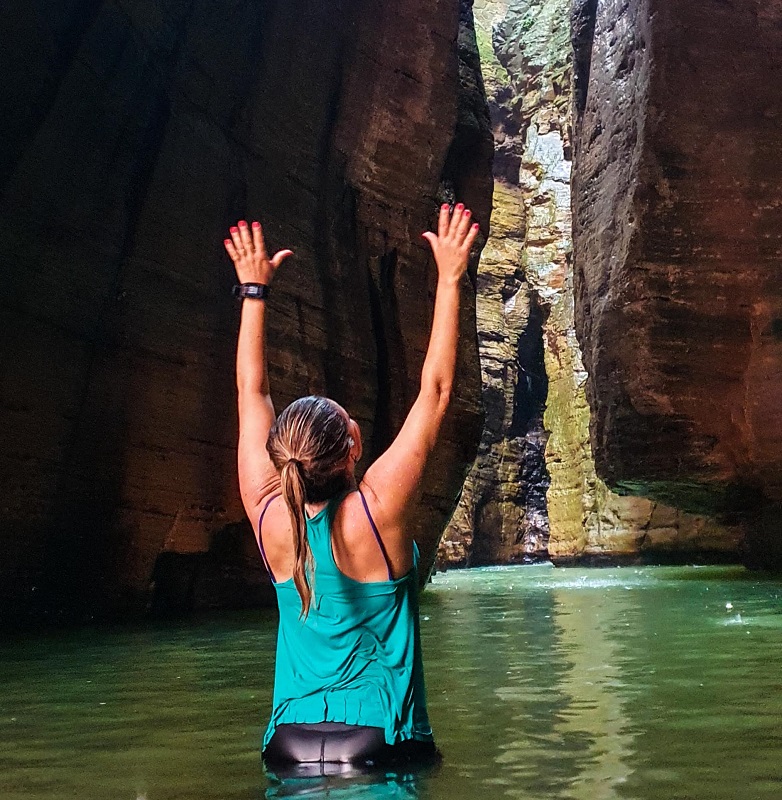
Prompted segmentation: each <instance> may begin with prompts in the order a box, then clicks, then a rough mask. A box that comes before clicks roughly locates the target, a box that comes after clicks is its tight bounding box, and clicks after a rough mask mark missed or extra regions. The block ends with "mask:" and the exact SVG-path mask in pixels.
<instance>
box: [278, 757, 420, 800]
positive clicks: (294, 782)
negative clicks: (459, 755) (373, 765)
mask: <svg viewBox="0 0 782 800" xmlns="http://www.w3.org/2000/svg"><path fill="white" fill-rule="evenodd" d="M312 766H313V769H312V770H308V769H307V768H306V767H305V768H298V769H295V770H291V771H290V772H288V773H287V774H285V773H282V772H279V771H277V772H272V771H271V770H267V776H268V778H269V781H270V786H269V788H268V789H267V790H266V794H265V797H266V798H267V800H273V799H276V798H280V797H307V798H310V800H320V798H324V800H325V798H328V799H329V800H417V798H418V797H419V793H418V781H419V774H418V773H412V772H411V773H405V772H385V771H382V772H381V771H378V770H371V771H367V770H358V769H355V768H350V767H349V766H348V765H337V764H335V765H329V766H327V767H326V768H325V769H323V768H322V767H321V766H320V765H312ZM427 773H429V774H431V769H427Z"/></svg>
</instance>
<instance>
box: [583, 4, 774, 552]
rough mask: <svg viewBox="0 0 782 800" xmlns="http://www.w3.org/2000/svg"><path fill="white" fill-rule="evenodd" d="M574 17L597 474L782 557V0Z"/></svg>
mask: <svg viewBox="0 0 782 800" xmlns="http://www.w3.org/2000/svg"><path fill="white" fill-rule="evenodd" d="M652 11H654V13H652ZM577 23H578V26H577V30H578V31H580V38H579V55H578V57H577V63H578V68H579V82H580V91H579V94H578V103H579V105H578V120H577V125H576V138H575V144H576V147H575V158H576V162H575V163H576V167H575V179H574V192H575V194H574V213H575V222H574V229H575V252H574V262H575V285H576V322H577V327H578V333H579V339H580V341H581V343H582V346H583V348H584V362H585V365H586V368H587V372H588V374H589V378H588V380H587V396H588V398H589V405H590V407H591V409H592V414H593V416H592V426H591V441H592V447H593V450H594V453H595V457H596V462H597V468H598V473H599V474H600V475H601V476H602V477H603V478H605V479H606V481H607V482H608V483H609V484H610V485H612V486H615V487H618V488H620V489H621V490H622V491H624V492H629V493H636V494H645V495H647V496H650V497H654V498H657V499H661V500H665V501H666V502H670V503H672V504H674V505H676V506H678V507H681V508H683V509H687V510H690V511H696V512H708V513H710V514H717V515H721V516H723V517H724V518H727V519H728V520H730V521H732V522H734V523H740V524H742V526H743V527H744V529H745V530H746V531H747V536H748V539H747V546H748V556H749V559H750V560H751V561H752V562H754V563H767V564H771V563H777V564H779V563H782V537H780V536H779V535H778V532H779V525H780V522H781V521H782V514H780V503H781V502H782V402H780V399H779V398H780V396H781V392H782V334H781V333H780V331H782V323H781V322H780V320H782V282H780V280H779V269H778V264H779V259H780V255H781V254H782V197H781V196H780V193H781V192H782V190H780V186H782V181H781V180H780V179H781V178H782V157H780V155H779V146H778V145H779V140H780V133H782V89H780V83H779V81H778V80H776V78H775V77H774V76H775V75H776V72H777V69H778V53H779V52H780V48H782V25H781V24H780V23H782V3H780V2H776V1H775V0H772V1H771V2H763V3H760V2H751V3H745V4H739V5H735V4H724V3H718V2H703V3H688V4H681V3H675V2H673V0H663V2H658V3H655V4H653V7H652V4H650V3H649V2H647V1H646V0H630V2H618V0H617V1H616V2H615V1H614V0H600V2H599V3H597V4H596V8H595V4H594V3H589V4H578V7H577ZM592 30H593V31H594V33H593V35H590V33H591V31H592Z"/></svg>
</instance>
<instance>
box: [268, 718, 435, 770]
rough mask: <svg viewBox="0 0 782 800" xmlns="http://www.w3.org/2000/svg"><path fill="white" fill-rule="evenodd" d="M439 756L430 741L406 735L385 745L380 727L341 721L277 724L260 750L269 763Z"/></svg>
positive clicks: (401, 761)
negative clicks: (393, 742) (401, 740)
mask: <svg viewBox="0 0 782 800" xmlns="http://www.w3.org/2000/svg"><path fill="white" fill-rule="evenodd" d="M439 759H440V754H439V752H438V750H437V748H436V747H435V745H434V742H419V741H417V740H413V739H410V740H407V741H404V742H400V743H399V744H395V745H389V744H386V739H385V735H384V733H383V729H382V728H374V727H370V726H368V725H346V724H345V723H343V722H318V723H314V724H308V723H301V722H298V723H295V724H288V725H278V726H277V729H276V730H275V732H274V735H273V736H272V738H271V740H270V741H269V744H268V745H267V746H266V748H265V749H264V751H263V760H264V761H265V762H266V764H267V765H268V766H270V767H277V766H285V765H291V764H351V765H355V766H397V765H412V764H421V765H426V764H433V763H436V762H437V761H439Z"/></svg>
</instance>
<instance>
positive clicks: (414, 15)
mask: <svg viewBox="0 0 782 800" xmlns="http://www.w3.org/2000/svg"><path fill="white" fill-rule="evenodd" d="M37 12H38V13H37V14H22V13H21V12H14V11H12V10H10V9H4V10H3V11H0V22H2V26H3V30H5V31H6V32H7V33H8V34H9V35H8V36H7V37H6V38H7V42H6V46H5V49H4V53H3V60H2V65H3V66H2V70H3V76H4V80H3V84H4V86H5V87H6V91H5V92H4V93H3V99H2V101H0V102H2V104H3V108H2V111H3V126H4V135H3V136H2V137H0V176H1V180H2V189H1V190H2V199H1V200H0V202H1V203H2V218H3V223H2V226H0V253H2V263H3V268H2V273H1V274H0V281H1V282H2V312H0V314H1V316H0V320H1V321H0V326H1V328H2V330H0V341H2V342H3V345H2V371H1V372H0V376H1V377H0V381H1V383H0V410H1V413H2V426H3V430H4V437H5V438H4V443H3V448H2V452H1V453H0V465H1V466H0V469H1V470H2V478H1V479H0V507H1V508H2V518H3V521H2V526H1V527H0V538H1V539H2V549H3V559H2V561H1V562H0V586H2V592H3V595H4V596H3V598H2V606H1V607H2V615H3V617H4V618H5V619H6V620H14V619H15V620H19V619H21V618H26V617H28V616H31V615H37V616H42V615H43V616H46V615H48V616H49V617H50V618H51V617H58V616H61V615H62V616H76V617H82V618H83V617H84V616H89V615H99V616H105V615H109V614H125V613H130V612H140V611H144V610H145V609H147V608H149V607H152V608H153V609H157V610H160V611H165V610H169V609H171V608H191V607H201V606H205V605H232V604H246V603H257V602H260V601H262V600H263V597H264V595H265V594H267V593H268V590H267V589H265V588H264V587H266V582H265V579H264V578H263V576H262V575H261V572H260V569H259V564H258V559H257V555H256V552H255V546H254V542H253V541H252V538H251V537H250V536H249V535H248V526H247V525H246V523H245V522H244V521H243V512H242V509H241V506H240V503H239V496H238V490H237V486H236V477H235V472H236V470H235V450H234V448H235V438H236V417H235V410H234V408H235V393H234V388H233V356H234V345H235V335H236V324H237V318H238V317H237V309H236V306H235V304H234V302H233V300H232V299H231V297H230V287H231V285H232V283H233V276H232V270H231V268H230V264H229V263H228V262H227V260H226V259H225V257H224V256H223V254H222V253H221V240H222V237H223V234H224V231H225V230H226V228H227V226H228V225H229V224H230V223H231V222H232V221H233V220H235V219H237V218H238V217H240V216H248V217H255V216H258V217H260V218H262V219H263V220H264V221H265V224H266V230H267V238H268V240H269V243H270V246H271V247H275V248H276V247H282V246H290V247H291V248H292V249H293V250H294V251H295V252H296V258H295V260H292V261H289V262H287V263H286V267H285V270H284V271H283V272H282V273H281V274H280V276H279V280H278V281H277V283H276V284H275V287H274V292H273V295H272V298H271V300H270V308H271V314H270V345H271V354H272V355H271V363H270V370H271V380H272V386H273V391H274V394H275V397H276V401H277V403H278V405H279V406H280V407H282V406H283V405H284V404H286V403H288V402H289V401H290V400H292V399H293V398H294V397H296V396H298V395H301V394H303V393H307V392H311V393H327V394H329V395H331V396H333V397H335V398H336V399H337V400H338V401H340V402H342V403H344V404H345V405H346V407H347V408H348V409H349V410H350V412H351V413H352V414H353V416H354V417H355V418H356V419H357V420H358V421H359V423H360V424H361V425H362V428H363V431H364V436H365V441H366V445H367V447H366V450H367V455H368V457H369V458H371V457H372V456H374V455H376V454H377V453H378V452H379V451H380V450H381V449H382V448H383V447H384V446H385V445H386V444H387V442H388V441H389V438H390V437H391V435H392V434H393V433H394V432H395V430H396V429H397V427H398V426H399V424H400V422H401V420H402V418H403V415H404V414H405V413H406V411H407V409H408V407H409V405H410V403H411V402H412V400H413V397H414V395H415V392H416V391H417V385H418V376H419V371H420V366H421V363H422V359H423V354H424V349H425V346H426V341H427V336H428V330H429V323H430V319H431V306H432V297H433V290H434V277H435V276H434V267H433V264H432V263H431V259H430V256H429V254H428V252H427V248H426V247H425V243H424V242H423V240H422V239H421V238H420V233H421V231H422V230H424V229H425V228H426V227H428V226H429V225H430V224H431V222H432V218H433V211H434V208H435V206H436V204H437V203H438V202H439V200H440V198H441V197H442V196H443V195H442V192H443V191H444V192H445V193H446V195H448V194H449V193H453V192H458V193H459V195H460V197H463V198H464V199H465V200H466V201H467V202H468V203H470V204H471V206H472V207H473V208H474V209H475V212H476V216H477V217H478V219H481V220H486V219H488V213H489V203H490V166H489V160H490V153H489V154H488V155H487V153H486V151H485V148H482V147H481V145H480V136H479V135H478V136H476V134H475V130H476V129H478V128H479V127H480V126H479V125H478V123H477V122H476V121H475V119H474V118H473V117H471V114H470V109H471V108H479V107H480V104H481V99H480V96H479V94H476V92H477V83H476V81H475V80H473V82H472V85H471V84H470V82H469V80H467V78H468V77H469V74H470V70H469V66H465V65H464V64H463V65H462V69H461V73H462V81H461V82H460V81H459V75H460V65H459V52H458V48H457V36H458V34H459V8H458V4H457V3H455V2H452V1H450V0H449V1H448V2H446V1H445V0H441V1H440V2H436V3H432V4H429V5H428V6H426V7H421V6H420V4H419V3H416V2H412V0H403V1H402V2H400V3H396V4H394V7H393V8H391V7H389V6H388V5H387V4H383V3H381V2H379V1H377V0H353V1H352V2H348V1H347V0H346V1H345V2H336V3H329V4H323V3H317V2H313V1H312V0H296V1H295V2H284V3H283V2H266V3H262V4H259V3H251V2H240V3H235V4H232V5H231V7H230V8H223V7H220V8H211V7H210V6H209V5H208V4H193V3H182V2H176V1H175V0H154V2H153V1H152V0H149V2H147V1H145V0H135V1H134V2H119V1H118V0H117V1H116V2H110V1H108V0H106V1H104V2H86V1H85V0H81V1H80V2H74V3H69V4H68V5H67V7H63V6H62V5H61V4H57V3H53V2H50V3H46V2H45V3H43V4H41V3H39V4H38V6H37ZM465 14H466V15H467V16H468V14H467V12H466V11H465V12H464V14H463V16H464V15H465ZM469 36H470V32H469V28H467V29H463V31H462V37H467V38H469ZM476 126H477V127H476ZM473 319H474V308H473V307H472V306H471V303H470V302H469V301H468V302H467V303H466V307H465V310H464V315H463V319H462V323H463V332H464V335H463V337H462V341H463V349H462V353H461V356H460V365H459V376H460V381H459V385H458V387H457V390H456V391H457V397H456V399H455V402H454V409H453V412H452V414H451V415H450V418H449V421H448V424H447V430H446V433H445V439H444V441H443V443H442V446H441V447H440V449H439V451H438V452H437V454H436V457H435V459H434V464H433V469H432V470H431V472H430V474H429V476H428V478H427V481H426V486H425V502H424V503H423V504H422V510H421V513H420V515H419V517H418V519H417V520H416V525H415V533H416V536H417V537H418V539H419V542H420V543H421V545H422V550H423V552H424V554H425V561H426V562H427V564H431V561H432V559H433V556H434V550H435V547H436V542H437V539H438V537H439V532H440V530H441V529H442V526H443V524H444V522H445V520H446V519H447V518H448V516H449V515H450V512H451V509H452V507H453V503H454V498H455V497H456V494H457V492H458V489H459V486H460V485H461V482H462V479H463V476H464V470H465V466H466V465H467V464H469V463H470V462H471V460H472V458H473V455H474V452H475V446H476V442H477V439H478V434H479V431H480V421H481V415H480V408H479V401H480V398H479V390H480V384H479V380H480V375H479V371H478V362H477V353H476V349H475V339H474V333H471V331H472V330H474V328H473V324H474V323H473ZM267 596H268V594H267Z"/></svg>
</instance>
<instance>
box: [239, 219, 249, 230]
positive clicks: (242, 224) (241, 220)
mask: <svg viewBox="0 0 782 800" xmlns="http://www.w3.org/2000/svg"><path fill="white" fill-rule="evenodd" d="M239 227H240V228H246V227H247V223H246V222H245V221H244V220H243V219H240V220H239Z"/></svg>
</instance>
